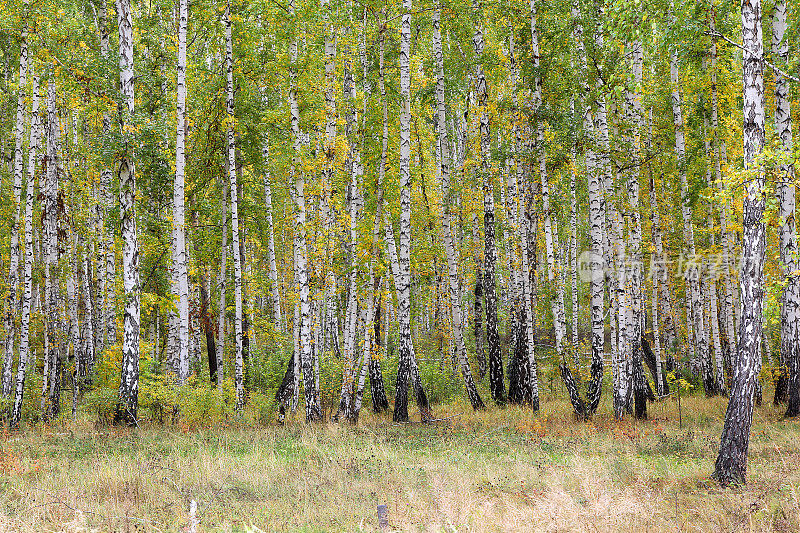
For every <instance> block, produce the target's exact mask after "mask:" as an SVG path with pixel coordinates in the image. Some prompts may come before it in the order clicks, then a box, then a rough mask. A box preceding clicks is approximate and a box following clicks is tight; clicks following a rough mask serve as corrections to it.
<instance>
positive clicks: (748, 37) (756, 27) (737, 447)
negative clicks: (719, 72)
mask: <svg viewBox="0 0 800 533" xmlns="http://www.w3.org/2000/svg"><path fill="white" fill-rule="evenodd" d="M742 43H743V49H744V50H743V53H742V80H743V87H744V90H743V100H744V102H743V122H744V123H743V129H742V130H743V145H744V163H745V170H746V171H747V172H748V181H747V182H746V185H745V187H746V189H745V197H744V208H743V209H744V211H743V213H744V223H743V229H742V262H741V271H740V273H739V288H740V291H741V303H740V307H741V322H740V324H739V333H738V342H737V346H738V354H737V356H736V358H735V359H734V365H733V380H732V383H731V392H730V397H729V400H728V408H727V411H726V412H725V425H724V426H723V428H722V438H721V440H720V447H719V455H718V456H717V461H716V464H715V466H714V474H713V477H714V479H716V480H717V481H718V482H719V483H720V484H721V485H723V486H726V485H729V484H731V483H744V481H745V475H746V472H747V450H748V446H749V444H750V426H751V424H752V422H753V399H754V394H755V389H756V381H757V380H758V372H759V370H760V368H761V360H760V352H759V343H760V339H761V332H762V309H761V307H762V300H763V297H764V293H763V268H764V245H765V234H764V221H763V215H764V195H763V193H762V189H763V187H764V171H763V168H762V167H761V166H759V163H758V162H757V157H758V155H759V154H760V153H761V151H762V149H763V147H764V64H763V63H764V45H763V41H762V30H761V2H760V0H742Z"/></svg>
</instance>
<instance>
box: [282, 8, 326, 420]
mask: <svg viewBox="0 0 800 533" xmlns="http://www.w3.org/2000/svg"><path fill="white" fill-rule="evenodd" d="M289 16H290V17H291V19H292V20H291V22H292V24H296V23H297V20H296V15H295V6H294V0H290V2H289ZM295 30H296V28H295ZM290 55H291V61H292V67H291V69H290V72H289V77H290V85H289V108H290V112H291V122H292V124H291V130H292V142H293V152H292V166H291V175H292V177H293V184H292V185H293V189H294V202H295V213H294V221H295V230H294V231H295V238H294V246H295V253H296V254H297V255H296V261H295V272H296V275H297V285H298V290H299V296H300V299H299V300H300V301H299V305H300V332H299V333H300V354H299V356H300V357H299V361H300V367H301V369H302V372H303V388H304V391H305V400H306V421H307V422H311V421H314V420H319V419H321V418H322V413H321V412H320V410H319V401H318V392H317V390H316V387H315V384H314V372H313V347H312V346H311V301H310V288H309V283H308V245H307V239H306V232H307V229H306V197H305V177H304V170H303V168H302V166H303V165H302V161H301V154H300V149H301V139H300V109H299V106H298V101H297V86H296V84H297V71H296V66H295V65H296V63H297V39H296V37H295V38H294V40H293V41H292V43H291V44H290Z"/></svg>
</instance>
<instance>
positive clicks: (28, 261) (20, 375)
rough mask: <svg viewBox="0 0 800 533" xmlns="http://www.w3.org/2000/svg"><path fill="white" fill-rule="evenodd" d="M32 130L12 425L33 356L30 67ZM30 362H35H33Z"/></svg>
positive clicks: (35, 118)
mask: <svg viewBox="0 0 800 533" xmlns="http://www.w3.org/2000/svg"><path fill="white" fill-rule="evenodd" d="M30 74H31V82H32V83H31V101H32V106H31V120H30V122H31V128H30V129H31V132H30V142H29V144H28V183H27V185H26V191H25V261H24V264H25V266H24V270H23V276H22V313H21V321H20V335H19V363H18V365H17V379H16V387H15V389H16V390H15V394H14V407H13V409H12V410H11V420H10V427H11V428H17V427H19V421H20V417H21V415H22V400H23V396H24V393H25V376H26V372H27V365H28V362H29V360H30V359H31V351H30V342H29V341H30V324H31V292H32V286H33V275H32V274H33V202H34V199H35V198H36V195H35V191H36V189H35V183H36V160H37V158H36V153H37V151H38V150H39V143H40V131H39V130H40V125H39V78H38V76H36V75H35V74H34V72H33V69H31V72H30ZM31 366H34V365H33V364H32V365H31Z"/></svg>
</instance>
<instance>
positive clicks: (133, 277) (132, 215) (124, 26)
mask: <svg viewBox="0 0 800 533" xmlns="http://www.w3.org/2000/svg"><path fill="white" fill-rule="evenodd" d="M117 23H118V26H119V42H120V46H119V81H120V92H121V93H122V105H121V106H120V110H119V111H120V113H119V122H120V131H121V132H122V134H123V138H122V139H123V140H122V143H123V144H122V146H121V147H120V156H119V162H118V163H117V176H118V178H119V203H120V218H121V231H122V280H123V287H124V288H123V290H124V293H123V296H124V303H125V308H124V318H123V328H124V332H123V339H122V372H121V379H120V384H119V401H118V403H117V407H116V410H115V412H114V421H115V422H116V423H117V424H126V425H129V426H135V425H138V421H137V418H136V414H137V409H138V401H139V324H140V321H139V319H140V308H139V297H140V290H141V287H140V286H139V243H138V240H137V234H136V211H135V207H136V206H135V204H136V170H135V168H136V167H135V165H134V149H133V146H134V139H133V131H134V129H135V126H134V125H133V117H134V115H133V110H134V96H133V94H134V93H133V49H134V45H133V14H132V12H131V4H130V0H117Z"/></svg>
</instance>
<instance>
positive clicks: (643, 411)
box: [626, 41, 647, 419]
mask: <svg viewBox="0 0 800 533" xmlns="http://www.w3.org/2000/svg"><path fill="white" fill-rule="evenodd" d="M631 49H632V50H631V51H632V54H633V80H634V83H635V87H641V86H642V74H643V73H642V69H643V64H644V51H643V49H642V43H641V42H640V41H634V42H633V43H632V45H631ZM626 104H627V105H626V107H627V112H628V114H629V115H631V120H630V121H631V123H632V124H633V129H634V131H633V136H634V139H633V143H632V144H633V154H634V155H633V163H632V167H633V168H632V169H630V170H629V171H628V172H629V173H628V180H627V181H628V183H627V187H628V204H629V208H630V216H631V220H630V226H629V233H628V236H629V246H628V258H629V260H628V262H629V264H630V265H632V266H631V267H629V268H630V275H629V276H628V283H629V285H628V290H629V294H630V296H629V301H630V308H629V312H628V330H629V332H628V333H629V349H630V353H631V364H632V366H633V374H634V380H633V384H632V385H633V395H634V402H635V406H634V415H635V416H636V418H637V419H644V418H647V381H646V380H645V377H644V368H643V365H642V352H641V345H642V342H641V339H642V331H641V325H642V316H643V313H644V310H643V305H642V268H641V264H642V252H641V248H642V220H641V214H640V213H639V174H640V169H641V160H642V155H641V152H642V141H641V139H642V134H643V131H644V112H643V109H642V97H641V93H640V92H639V90H638V89H636V90H634V91H633V92H628V93H627V94H626Z"/></svg>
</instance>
